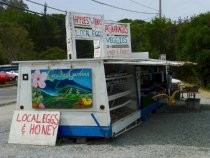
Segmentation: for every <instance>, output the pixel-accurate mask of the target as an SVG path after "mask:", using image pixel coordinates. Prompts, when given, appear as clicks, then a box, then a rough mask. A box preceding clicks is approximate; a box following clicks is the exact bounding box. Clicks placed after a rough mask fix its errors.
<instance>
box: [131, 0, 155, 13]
mask: <svg viewBox="0 0 210 158" xmlns="http://www.w3.org/2000/svg"><path fill="white" fill-rule="evenodd" d="M129 1H131V2H133V3H135V4H138V5H140V6H143V7H145V8H148V9H152V10H155V11H158V10H157V9H155V8H152V7H149V6H146V5H144V4H142V3H140V2H136V1H134V0H129Z"/></svg>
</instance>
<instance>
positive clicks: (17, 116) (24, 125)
mask: <svg viewBox="0 0 210 158" xmlns="http://www.w3.org/2000/svg"><path fill="white" fill-rule="evenodd" d="M59 121H60V112H58V111H56V112H52V111H14V114H13V118H12V124H11V128H10V134H9V141H8V142H9V143H15V144H35V145H52V146H53V145H55V143H56V139H57V132H58V126H59Z"/></svg>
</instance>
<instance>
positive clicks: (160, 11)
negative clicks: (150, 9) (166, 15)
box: [159, 0, 162, 18]
mask: <svg viewBox="0 0 210 158" xmlns="http://www.w3.org/2000/svg"><path fill="white" fill-rule="evenodd" d="M161 5H162V4H161V0H159V18H161V17H162V15H161V14H162V9H161V7H162V6H161Z"/></svg>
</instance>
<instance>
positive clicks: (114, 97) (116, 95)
mask: <svg viewBox="0 0 210 158" xmlns="http://www.w3.org/2000/svg"><path fill="white" fill-rule="evenodd" d="M129 94H131V91H130V90H127V91H124V92H120V93H116V94H113V95H110V96H109V101H111V100H115V99H118V98H120V97H124V96H127V95H129Z"/></svg>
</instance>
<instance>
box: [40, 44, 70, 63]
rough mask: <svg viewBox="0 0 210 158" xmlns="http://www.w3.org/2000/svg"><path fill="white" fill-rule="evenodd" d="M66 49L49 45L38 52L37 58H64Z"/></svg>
mask: <svg viewBox="0 0 210 158" xmlns="http://www.w3.org/2000/svg"><path fill="white" fill-rule="evenodd" d="M66 56H67V55H66V51H64V50H62V49H60V48H58V47H50V48H48V49H47V50H45V51H43V52H42V53H40V56H39V59H41V60H58V59H66V58H67V57H66Z"/></svg>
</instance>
